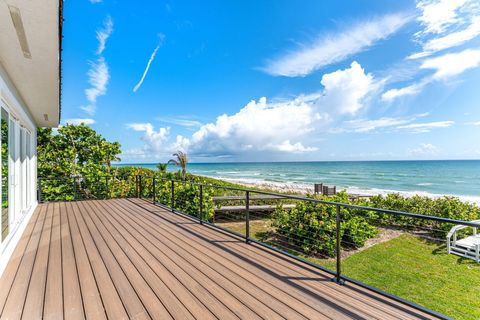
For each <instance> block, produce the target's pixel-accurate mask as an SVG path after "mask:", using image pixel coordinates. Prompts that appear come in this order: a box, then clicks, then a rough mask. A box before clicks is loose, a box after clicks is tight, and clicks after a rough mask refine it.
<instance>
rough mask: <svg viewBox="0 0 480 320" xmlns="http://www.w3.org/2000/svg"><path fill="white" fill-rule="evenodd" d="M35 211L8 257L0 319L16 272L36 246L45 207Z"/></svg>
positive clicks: (0, 291)
mask: <svg viewBox="0 0 480 320" xmlns="http://www.w3.org/2000/svg"><path fill="white" fill-rule="evenodd" d="M37 210H38V211H37V212H36V214H34V215H33V216H32V218H31V219H30V221H29V222H28V224H27V227H26V228H25V232H24V233H23V235H22V236H21V238H20V240H19V242H18V244H17V247H16V248H15V250H14V251H13V253H12V256H11V257H10V261H9V262H8V264H7V266H6V268H5V270H4V271H3V275H2V279H1V285H0V317H1V316H2V313H3V310H4V307H5V303H6V301H7V298H8V295H9V293H10V290H11V288H12V284H13V283H14V281H15V278H16V274H17V271H18V269H19V268H20V264H21V263H22V262H24V261H25V260H27V258H28V252H29V250H30V252H31V250H32V249H33V248H34V247H35V246H36V245H33V243H34V242H35V241H37V239H38V238H37V237H36V236H35V235H38V234H39V232H41V231H40V230H41V228H42V227H43V219H44V217H45V212H46V207H45V206H42V207H41V208H39V209H37ZM29 248H30V249H29Z"/></svg>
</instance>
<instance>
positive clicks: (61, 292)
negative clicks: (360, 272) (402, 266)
mask: <svg viewBox="0 0 480 320" xmlns="http://www.w3.org/2000/svg"><path fill="white" fill-rule="evenodd" d="M330 278H331V275H330V274H328V273H325V272H323V271H321V270H318V269H316V268H313V267H312V266H309V265H306V264H304V263H302V262H299V261H297V260H295V259H293V258H290V257H288V256H285V255H282V254H280V253H277V252H274V251H272V250H269V249H266V248H263V247H261V246H259V245H256V244H245V242H244V239H242V238H240V237H237V236H234V235H231V234H228V233H225V232H223V231H220V230H218V229H215V228H213V227H209V226H205V225H203V226H202V225H200V224H199V223H198V222H197V221H194V220H192V219H189V218H187V217H184V216H182V215H180V214H175V213H172V212H170V211H167V210H165V209H163V208H160V207H159V206H156V205H153V204H152V203H151V202H148V201H146V200H142V199H116V200H114V199H112V200H89V201H82V202H68V203H51V204H41V205H39V207H38V208H37V209H36V210H35V212H34V213H33V215H32V218H31V220H30V221H29V222H28V224H27V227H26V229H25V232H24V234H23V235H22V237H21V239H20V241H19V243H18V245H17V247H16V248H15V250H14V252H13V254H12V258H11V260H10V261H9V263H8V265H7V267H6V269H5V272H4V273H3V275H2V277H1V278H0V318H1V319H4V318H5V319H20V318H23V319H40V318H44V319H47V318H51V319H132V318H135V319H202V320H203V319H232V320H233V319H235V320H237V319H382V320H383V319H403V320H408V319H432V318H434V317H432V316H430V315H428V314H424V313H422V312H420V311H418V310H415V309H413V308H411V307H409V306H407V305H404V304H402V303H400V302H397V301H394V300H392V299H389V298H386V297H384V296H381V295H379V294H377V293H374V292H372V291H369V290H366V289H364V288H361V287H359V286H357V285H355V284H351V283H347V284H346V285H344V286H339V285H337V284H335V283H332V282H331V281H330Z"/></svg>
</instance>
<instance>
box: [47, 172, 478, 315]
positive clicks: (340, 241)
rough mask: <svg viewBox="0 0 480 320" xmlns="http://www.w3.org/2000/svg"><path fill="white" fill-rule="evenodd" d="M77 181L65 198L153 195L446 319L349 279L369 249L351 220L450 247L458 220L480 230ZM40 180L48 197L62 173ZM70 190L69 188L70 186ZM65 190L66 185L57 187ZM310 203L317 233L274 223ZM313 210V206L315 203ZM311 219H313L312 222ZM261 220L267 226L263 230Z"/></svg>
mask: <svg viewBox="0 0 480 320" xmlns="http://www.w3.org/2000/svg"><path fill="white" fill-rule="evenodd" d="M69 179H71V181H74V182H72V190H71V191H72V192H74V196H73V197H67V198H69V199H59V200H83V199H107V198H115V197H138V198H143V199H147V200H149V201H152V203H153V204H155V205H159V206H161V207H164V208H165V209H167V210H169V211H171V212H173V213H176V214H180V215H184V216H188V217H190V218H192V219H194V220H196V221H198V222H199V223H200V224H205V225H208V226H211V227H214V228H218V229H221V230H223V231H225V232H228V233H231V234H233V235H235V236H238V237H241V238H243V239H244V240H245V242H246V243H254V244H257V245H260V246H263V247H266V248H269V249H271V250H274V251H276V252H280V253H282V254H285V255H287V256H289V257H291V258H294V259H296V260H300V261H302V262H304V263H306V264H308V265H309V266H312V267H314V268H317V269H320V270H322V271H324V272H327V273H329V274H331V275H332V280H333V281H335V282H336V283H339V284H344V283H345V282H350V283H354V284H356V285H358V286H361V287H363V288H366V289H369V290H372V291H374V292H376V293H380V294H382V295H384V296H387V297H389V298H391V299H394V300H396V301H399V302H402V303H404V304H406V305H409V306H411V307H413V308H416V309H418V310H421V311H423V312H426V313H428V314H430V315H433V316H436V317H439V318H443V319H449V318H448V317H446V316H445V315H442V314H440V313H438V312H435V311H432V310H430V309H428V308H425V307H423V306H421V305H419V304H416V303H413V302H410V301H407V300H406V299H403V298H401V297H398V296H396V295H393V294H391V293H388V292H385V291H383V290H380V289H378V288H375V287H374V286H372V285H369V284H367V283H364V282H362V281H359V280H356V279H354V278H353V277H349V276H348V272H347V274H346V273H345V272H344V270H343V262H344V261H345V259H346V258H345V257H346V256H348V254H349V253H351V252H356V251H355V250H357V249H359V248H360V247H361V246H362V242H360V244H359V242H358V241H357V239H356V238H355V234H348V232H352V230H349V229H348V228H347V227H348V226H347V225H348V224H355V223H356V224H360V225H363V226H365V230H371V231H372V234H373V233H374V232H378V230H377V231H375V229H374V228H369V227H368V226H369V225H370V226H374V227H375V228H378V229H381V230H382V232H383V230H387V232H400V233H405V234H410V235H414V236H415V237H421V238H422V239H426V241H431V242H433V243H437V244H438V245H439V246H440V245H442V244H445V242H446V240H445V235H446V230H448V229H449V228H450V227H452V226H454V225H463V226H466V227H472V228H475V227H476V228H480V224H479V223H475V222H470V221H463V220H458V219H450V218H444V217H439V216H433V215H425V214H419V213H410V212H402V211H396V210H387V209H382V208H374V207H369V206H366V205H358V204H352V203H342V202H335V201H329V200H325V199H318V198H313V197H305V196H301V195H291V194H283V193H276V192H269V191H264V190H256V189H248V188H238V187H232V186H220V185H212V184H205V183H199V182H193V181H183V180H174V179H168V178H164V177H158V176H144V175H143V176H142V175H136V176H122V177H109V178H104V180H103V184H104V186H105V187H104V188H102V187H101V186H99V185H95V187H96V189H94V191H89V192H84V191H81V188H82V187H86V186H87V185H89V183H88V182H89V180H88V179H84V178H82V179H81V181H80V182H79V181H78V179H79V178H69ZM38 181H39V188H38V194H39V199H42V194H43V195H44V194H45V192H43V191H42V188H44V187H45V186H46V184H48V183H47V182H48V181H55V178H42V179H39V180H38ZM95 181H102V180H95ZM125 182H126V183H125ZM73 186H74V187H73ZM118 186H122V187H123V189H122V190H120V191H119V190H115V189H114V188H117V187H118ZM49 187H51V188H55V187H56V186H55V184H54V183H53V184H52V183H51V182H50V185H49ZM57 187H58V186H57ZM64 189H65V190H68V188H66V187H64ZM61 190H62V188H60V189H59V190H56V191H61ZM105 190H106V191H107V192H105ZM60 198H61V197H60ZM44 200H45V201H54V200H58V199H47V198H44ZM222 201H224V205H222V204H221V202H222ZM225 203H226V204H227V205H225ZM238 203H241V205H238ZM305 203H307V204H308V205H310V206H312V208H311V210H310V212H314V211H315V210H316V209H318V208H322V210H324V211H325V214H326V215H325V220H324V221H320V220H321V219H317V220H312V221H311V224H312V225H313V224H315V225H316V227H315V228H312V230H314V231H311V230H309V228H308V227H309V226H308V225H307V226H305V230H302V233H299V231H298V230H297V231H296V230H291V229H288V227H286V226H285V225H281V224H279V223H278V222H275V223H277V225H275V226H272V225H271V223H272V222H271V221H272V220H275V219H277V220H278V219H279V218H278V216H275V215H277V214H278V212H287V214H286V216H288V214H289V212H290V213H291V212H299V211H300V209H298V208H299V207H302V206H305ZM302 208H303V209H302V210H304V209H305V207H302ZM297 209H298V210H297ZM289 210H290V211H289ZM296 210H297V211H296ZM306 211H308V208H307V210H306ZM305 221H308V219H307V220H305ZM352 221H353V222H352ZM259 225H260V226H261V228H259ZM290 225H291V224H290ZM323 225H325V227H323ZM287 226H288V224H287ZM262 228H263V229H262ZM322 228H323V229H322ZM254 229H255V230H254ZM259 230H260V231H259ZM279 230H280V231H279ZM300 230H301V228H300ZM365 230H363V229H362V228H361V227H360V228H359V229H356V232H360V233H362V232H366V231H365ZM346 233H347V234H346ZM319 235H321V239H318V236H319ZM322 241H323V242H325V243H329V245H328V246H326V247H323V246H322ZM305 243H308V244H309V245H310V244H312V243H313V244H318V247H319V248H323V249H321V250H320V249H317V248H316V247H315V246H313V247H309V246H306V245H304V244H305Z"/></svg>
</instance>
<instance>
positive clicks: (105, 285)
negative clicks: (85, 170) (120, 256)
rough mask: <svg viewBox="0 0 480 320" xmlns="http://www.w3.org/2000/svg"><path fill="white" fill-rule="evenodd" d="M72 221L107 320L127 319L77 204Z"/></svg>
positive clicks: (123, 307)
mask: <svg viewBox="0 0 480 320" xmlns="http://www.w3.org/2000/svg"><path fill="white" fill-rule="evenodd" d="M73 212H74V214H73V219H75V224H76V227H77V228H78V232H79V234H80V236H81V238H82V244H83V246H84V247H85V251H86V252H87V256H88V260H89V261H90V265H91V267H92V270H93V273H94V275H95V280H96V282H97V286H98V290H99V291H100V296H101V297H102V302H103V306H104V307H105V311H106V314H107V317H108V318H109V319H128V317H129V316H128V313H127V309H126V307H125V305H124V303H123V301H122V299H121V298H120V295H119V293H118V291H117V288H116V287H115V285H114V283H113V280H112V276H111V275H110V273H109V271H108V269H107V267H106V266H105V264H104V261H103V259H102V257H101V255H100V253H99V251H98V250H97V247H96V246H95V243H94V241H93V239H92V238H91V236H90V234H89V231H88V229H87V228H86V226H85V224H84V223H83V220H82V218H81V215H82V212H81V211H80V208H79V206H78V203H73Z"/></svg>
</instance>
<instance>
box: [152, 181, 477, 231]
mask: <svg viewBox="0 0 480 320" xmlns="http://www.w3.org/2000/svg"><path fill="white" fill-rule="evenodd" d="M149 178H153V177H149ZM155 179H158V180H163V181H173V182H179V183H184V184H190V185H196V186H202V187H211V188H217V189H225V190H232V191H243V192H249V193H257V194H263V195H270V196H277V197H278V198H281V199H291V200H301V201H310V202H315V203H320V204H326V205H332V206H340V207H343V208H349V209H358V210H367V211H373V212H378V213H384V214H385V213H386V214H393V215H399V216H404V217H410V218H418V219H423V220H432V221H438V222H445V223H453V224H461V225H464V226H469V227H477V228H480V223H478V222H472V221H464V220H456V219H450V218H442V217H436V216H430V215H424V214H419V213H410V212H404V211H397V210H389V209H381V208H375V207H368V206H360V205H355V204H349V203H343V202H335V201H327V200H321V199H315V198H309V197H304V196H297V195H289V194H282V193H276V192H271V191H264V190H256V189H251V188H239V187H231V186H220V185H215V184H206V183H198V182H193V181H187V180H178V179H169V178H164V177H155Z"/></svg>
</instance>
